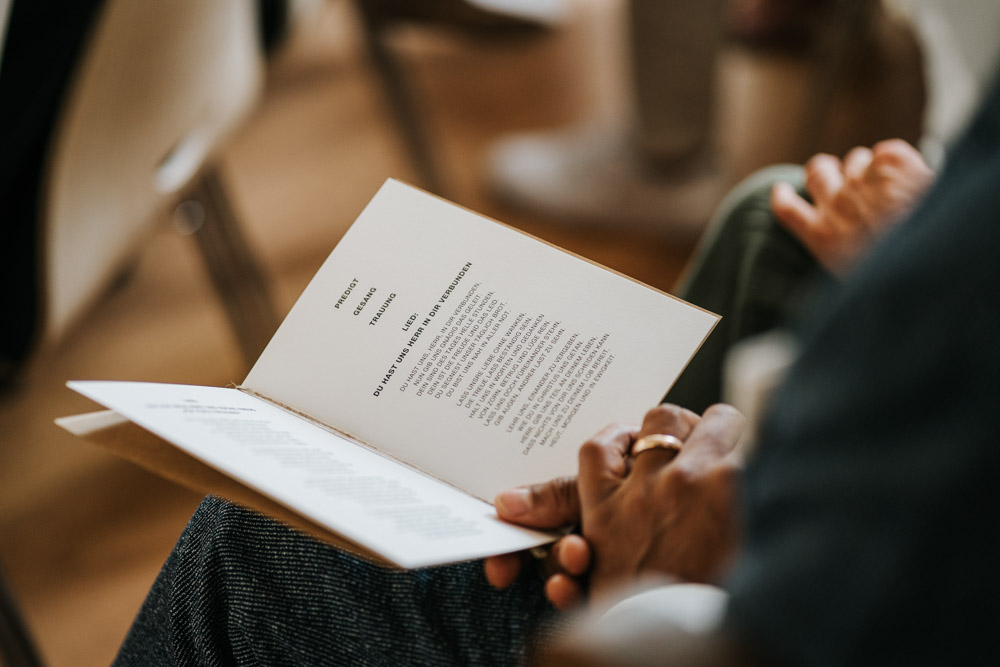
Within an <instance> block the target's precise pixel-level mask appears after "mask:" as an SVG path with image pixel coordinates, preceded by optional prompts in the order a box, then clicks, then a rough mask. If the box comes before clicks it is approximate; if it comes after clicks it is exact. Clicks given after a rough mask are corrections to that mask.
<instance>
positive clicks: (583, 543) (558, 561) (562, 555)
mask: <svg viewBox="0 0 1000 667" xmlns="http://www.w3.org/2000/svg"><path fill="white" fill-rule="evenodd" d="M552 557H553V558H554V559H555V566H556V567H557V568H558V570H556V571H562V572H565V573H566V574H571V575H573V576H574V577H579V576H580V575H582V574H584V573H585V572H586V571H587V570H589V569H590V558H591V552H590V544H588V543H587V540H585V539H583V537H581V536H580V535H567V536H566V537H564V538H562V539H561V540H559V541H558V542H556V544H555V546H554V547H553V548H552Z"/></svg>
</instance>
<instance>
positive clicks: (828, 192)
mask: <svg viewBox="0 0 1000 667" xmlns="http://www.w3.org/2000/svg"><path fill="white" fill-rule="evenodd" d="M842 187H844V174H843V165H842V164H841V162H840V160H839V159H838V158H835V157H834V156H832V155H827V154H826V153H820V154H819V155H815V156H813V157H812V158H811V159H810V160H809V162H807V163H806V191H807V192H809V194H810V195H812V198H813V201H815V202H816V204H817V205H819V206H823V205H824V204H826V203H827V202H829V201H830V200H831V199H833V197H834V196H835V195H836V194H837V193H838V192H840V189H841V188H842Z"/></svg>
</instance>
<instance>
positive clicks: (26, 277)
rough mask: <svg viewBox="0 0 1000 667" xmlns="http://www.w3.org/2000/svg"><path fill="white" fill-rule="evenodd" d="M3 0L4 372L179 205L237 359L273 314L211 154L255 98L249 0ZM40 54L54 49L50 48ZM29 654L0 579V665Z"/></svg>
mask: <svg viewBox="0 0 1000 667" xmlns="http://www.w3.org/2000/svg"><path fill="white" fill-rule="evenodd" d="M17 5H18V6H15V7H14V9H13V13H12V14H11V22H10V26H9V29H10V32H9V34H8V39H7V47H9V48H6V49H5V51H6V52H5V54H4V61H3V63H2V64H3V70H2V71H3V76H4V78H3V79H2V82H3V86H4V88H3V90H4V95H5V99H3V105H2V112H3V115H2V119H3V123H4V127H3V130H4V132H5V134H4V136H5V137H7V138H10V139H12V141H11V142H10V143H7V145H5V146H4V151H5V153H6V154H5V155H4V162H3V164H2V165H0V167H2V168H0V177H2V178H3V179H4V182H3V184H2V185H3V186H4V188H3V190H2V191H3V193H4V205H5V209H6V214H7V215H8V216H9V217H7V218H6V222H7V223H8V224H7V226H8V229H6V230H4V236H3V237H2V238H4V239H5V240H13V241H16V248H15V249H14V250H13V251H12V252H8V253H7V254H6V255H5V257H9V256H11V254H13V255H14V257H18V256H21V257H25V260H24V261H23V262H20V261H19V262H18V266H17V267H16V269H15V270H14V274H13V276H12V278H13V279H12V280H7V281H5V283H6V284H5V286H4V289H5V293H6V294H7V295H8V298H7V300H6V301H7V303H5V304H4V308H5V312H8V313H9V314H10V315H11V317H12V321H5V322H4V325H5V327H11V328H15V327H17V328H18V329H19V333H18V334H17V335H16V336H15V337H14V338H10V339H8V338H5V339H4V340H5V343H6V342H8V341H12V342H11V344H10V346H9V348H10V349H9V350H8V349H5V350H3V352H4V354H11V357H10V360H8V359H7V358H5V359H3V360H2V361H4V362H5V364H7V366H8V367H9V366H10V365H11V364H13V365H14V366H16V365H17V363H18V362H19V361H20V360H22V359H23V358H24V354H25V350H27V349H31V348H34V347H38V346H39V345H42V346H44V345H45V344H51V343H52V342H54V341H57V340H59V339H60V338H61V337H62V336H64V335H65V333H66V332H67V331H69V330H70V329H71V327H72V326H73V325H74V323H76V322H77V321H78V320H79V318H80V317H81V316H82V314H83V313H84V312H85V311H86V310H87V309H88V307H90V306H92V305H93V304H94V303H95V301H96V300H97V299H98V298H99V297H100V296H101V295H102V294H103V293H104V292H105V291H106V290H107V289H108V287H109V286H110V285H111V284H112V283H113V282H114V281H115V279H116V278H117V277H118V276H119V275H121V273H122V271H123V267H126V266H128V264H129V262H130V261H132V258H133V256H134V255H135V253H136V252H137V251H138V249H139V247H140V246H141V245H142V243H143V242H144V240H146V238H147V237H148V235H149V234H150V233H151V232H152V230H153V229H154V227H155V226H156V224H157V223H162V222H164V221H165V219H166V218H167V215H168V213H169V212H170V211H171V210H172V209H173V208H174V207H176V206H178V204H179V203H181V202H184V206H183V207H182V212H183V213H184V214H185V215H186V217H187V225H188V227H189V229H190V231H191V236H192V237H193V238H194V239H195V241H196V242H197V248H198V249H199V251H200V253H201V255H202V257H203V259H204V262H205V265H206V267H207V268H208V272H209V275H210V276H211V280H212V283H213V285H214V287H215V290H216V291H217V292H218V294H219V297H220V299H221V301H222V304H223V306H224V308H225V310H226V313H227V315H228V318H229V320H230V322H231V324H232V327H233V331H234V333H235V335H236V338H237V340H238V342H239V345H240V349H241V351H242V354H243V357H244V359H245V360H246V362H247V364H248V365H249V364H251V363H252V362H253V361H254V360H255V359H256V357H257V355H258V354H259V353H260V351H261V350H262V349H263V347H264V346H265V345H266V343H267V341H268V340H269V338H270V336H271V334H272V333H273V331H274V329H275V328H276V327H277V324H278V318H277V315H276V312H275V310H274V308H273V306H272V303H271V300H270V297H269V294H268V285H267V281H266V280H265V278H264V276H263V273H262V272H261V270H260V268H259V265H258V262H257V260H256V259H255V257H254V255H253V253H252V252H251V249H250V245H249V243H248V242H247V240H246V239H245V238H244V236H243V233H242V231H241V229H240V227H239V225H238V223H237V220H236V217H235V215H234V214H233V209H232V206H231V205H230V203H229V199H228V197H227V195H226V191H225V188H224V185H223V181H222V178H221V176H220V173H219V168H218V165H217V162H216V159H215V158H216V156H217V154H218V152H219V149H220V148H221V146H223V144H224V143H225V141H226V140H227V139H228V138H229V137H230V136H231V135H232V134H233V133H234V132H235V131H236V130H237V128H238V127H239V126H240V124H241V121H243V119H244V118H246V116H247V115H248V113H249V112H250V111H251V110H252V109H253V108H254V106H255V104H256V102H257V100H258V98H259V95H260V92H261V88H262V84H263V73H264V59H263V54H262V50H261V41H260V32H259V30H260V26H259V24H258V18H259V15H258V4H257V3H255V2H248V1H246V0H212V1H211V2H205V1H204V0H158V1H157V2H135V1H134V0H106V1H104V0H87V2H79V3H76V2H74V3H71V6H69V7H67V6H66V5H65V3H60V2H48V3H45V2H39V0H30V2H26V3H17ZM4 9H6V7H5V8H4ZM52 50H60V54H59V55H58V57H48V55H49V53H48V52H49V51H52ZM8 93H12V94H9V95H8ZM26 127H27V128H30V132H26V131H25V128H26ZM26 134H30V138H25V139H24V140H23V141H22V137H24V136H25V135H26ZM12 227H16V228H17V230H16V231H15V232H11V230H10V228H12ZM18 271H19V272H20V273H18ZM4 277H5V278H6V277H7V274H6V273H5V274H4ZM5 319H6V318H5ZM29 339H30V340H29ZM0 370H2V371H3V372H4V374H6V373H7V372H8V369H7V367H5V368H2V369H0ZM39 662H40V661H39V656H38V654H37V652H36V651H35V649H34V647H33V645H32V642H31V639H30V635H29V633H28V632H27V629H26V626H25V624H24V622H23V621H22V619H21V616H20V614H19V612H18V608H17V605H16V603H15V601H14V598H13V595H12V593H11V592H10V590H9V588H8V586H7V583H6V581H5V580H4V579H3V574H2V572H0V663H2V664H4V665H8V666H9V667H20V666H22V665H37V664H39Z"/></svg>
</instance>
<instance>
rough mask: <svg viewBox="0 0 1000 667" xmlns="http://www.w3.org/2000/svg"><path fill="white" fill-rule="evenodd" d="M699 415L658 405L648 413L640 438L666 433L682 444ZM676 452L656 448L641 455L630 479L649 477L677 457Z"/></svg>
mask: <svg viewBox="0 0 1000 667" xmlns="http://www.w3.org/2000/svg"><path fill="white" fill-rule="evenodd" d="M699 419H700V417H698V415H697V414H695V413H693V412H691V411H690V410H686V409H684V408H681V407H679V406H676V405H670V404H666V403H665V404H663V405H658V406H657V407H655V408H653V409H652V410H650V411H649V412H647V413H646V418H645V419H644V420H643V422H642V429H640V430H639V435H638V437H639V438H642V437H643V436H646V435H652V434H654V433H665V434H667V435H672V436H674V437H675V438H678V439H679V440H680V441H681V442H683V441H684V440H686V439H687V437H688V436H689V435H690V434H691V431H692V430H693V429H694V427H695V424H697V423H698V420H699ZM676 454H677V453H676V452H675V451H674V450H670V449H664V448H654V449H648V450H646V451H645V452H643V453H642V454H641V455H638V456H636V457H635V460H634V462H633V463H632V472H631V473H630V475H629V476H630V477H642V476H644V475H648V474H650V473H652V472H654V471H656V470H658V469H660V468H662V467H663V466H665V465H666V464H668V463H670V461H671V460H673V458H674V457H675V456H676Z"/></svg>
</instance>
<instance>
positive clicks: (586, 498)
mask: <svg viewBox="0 0 1000 667" xmlns="http://www.w3.org/2000/svg"><path fill="white" fill-rule="evenodd" d="M638 431H639V429H637V428H636V427H634V426H626V425H625V424H612V425H611V426H606V427H605V428H604V429H603V430H602V431H601V432H600V433H598V434H597V435H595V436H594V437H593V438H591V439H590V440H588V441H587V442H585V443H584V444H583V446H582V447H580V468H579V470H580V475H579V478H578V480H577V487H578V489H579V498H580V503H581V505H584V506H591V505H594V504H596V503H597V502H599V501H600V500H602V499H604V498H606V497H607V495H608V494H609V493H611V492H612V491H614V489H615V488H617V487H618V485H619V484H620V483H621V481H622V479H624V478H625V475H626V474H627V472H628V470H627V468H626V463H625V457H626V456H627V455H628V451H629V448H630V447H632V442H633V440H634V439H635V435H636V433H637V432H638Z"/></svg>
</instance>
